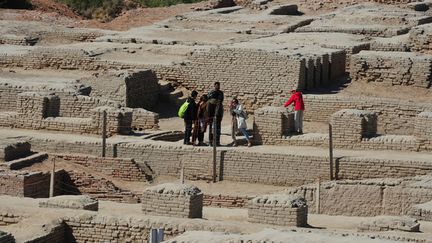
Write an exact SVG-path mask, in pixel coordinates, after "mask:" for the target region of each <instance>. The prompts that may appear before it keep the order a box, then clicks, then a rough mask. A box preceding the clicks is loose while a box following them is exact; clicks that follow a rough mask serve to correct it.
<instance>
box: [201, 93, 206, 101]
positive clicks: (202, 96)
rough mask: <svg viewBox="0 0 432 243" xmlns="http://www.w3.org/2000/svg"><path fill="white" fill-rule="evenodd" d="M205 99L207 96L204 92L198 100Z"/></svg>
mask: <svg viewBox="0 0 432 243" xmlns="http://www.w3.org/2000/svg"><path fill="white" fill-rule="evenodd" d="M207 100H208V96H207V95H206V94H203V95H201V97H200V101H207Z"/></svg>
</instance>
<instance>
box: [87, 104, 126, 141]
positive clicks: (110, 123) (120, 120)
mask: <svg viewBox="0 0 432 243" xmlns="http://www.w3.org/2000/svg"><path fill="white" fill-rule="evenodd" d="M91 111H92V112H93V114H92V117H93V120H94V121H95V122H96V123H97V124H98V130H97V131H96V133H97V134H102V121H103V111H106V113H107V135H108V136H110V135H113V134H130V132H131V131H132V128H131V124H132V109H129V108H120V109H118V108H114V107H110V106H100V107H96V108H94V109H92V110H91Z"/></svg>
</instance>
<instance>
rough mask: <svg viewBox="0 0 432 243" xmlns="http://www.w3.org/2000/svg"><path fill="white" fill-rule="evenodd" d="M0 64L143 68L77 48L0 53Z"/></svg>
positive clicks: (78, 67) (110, 68)
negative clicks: (100, 56) (104, 58)
mask: <svg viewBox="0 0 432 243" xmlns="http://www.w3.org/2000/svg"><path fill="white" fill-rule="evenodd" d="M0 66H1V67H4V68H16V67H19V68H26V69H44V68H50V69H66V70H89V71H97V70H124V69H140V68H145V67H144V66H143V65H140V64H128V63H122V62H115V61H105V60H100V59H99V58H97V57H94V56H93V55H91V54H89V53H87V52H85V51H83V50H79V49H54V48H51V49H48V48H38V49H34V50H32V51H29V52H28V53H23V54H0Z"/></svg>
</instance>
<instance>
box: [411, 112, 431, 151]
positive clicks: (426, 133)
mask: <svg viewBox="0 0 432 243" xmlns="http://www.w3.org/2000/svg"><path fill="white" fill-rule="evenodd" d="M431 128H432V112H422V113H420V114H419V115H418V116H417V117H416V119H415V123H414V136H416V137H418V138H419V139H420V140H421V141H422V145H421V150H432V129H431Z"/></svg>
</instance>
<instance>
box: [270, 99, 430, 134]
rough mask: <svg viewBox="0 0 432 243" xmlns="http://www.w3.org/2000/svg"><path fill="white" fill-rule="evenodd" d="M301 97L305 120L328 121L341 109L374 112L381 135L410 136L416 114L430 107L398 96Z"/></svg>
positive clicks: (283, 100)
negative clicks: (400, 98) (304, 107)
mask: <svg viewBox="0 0 432 243" xmlns="http://www.w3.org/2000/svg"><path fill="white" fill-rule="evenodd" d="M303 99H304V102H305V106H306V111H305V114H304V120H305V121H311V122H326V123H327V122H329V120H330V116H331V115H332V114H333V113H335V112H337V111H339V110H342V109H360V110H366V111H373V112H376V113H377V115H378V127H377V132H378V133H381V134H383V133H384V134H399V135H412V134H413V133H414V123H415V122H414V121H415V119H416V117H417V115H418V114H419V113H421V112H423V111H431V110H432V105H431V104H428V103H418V102H412V101H403V100H399V99H397V100H396V99H387V98H371V97H350V96H334V95H303ZM285 101H286V99H279V100H278V101H277V102H276V103H277V104H278V105H282V104H283V102H285Z"/></svg>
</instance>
